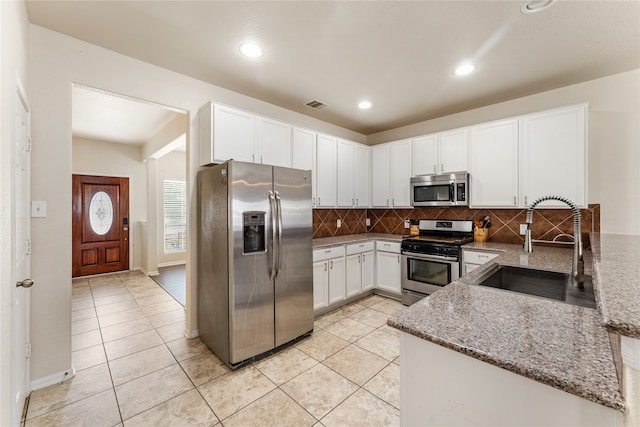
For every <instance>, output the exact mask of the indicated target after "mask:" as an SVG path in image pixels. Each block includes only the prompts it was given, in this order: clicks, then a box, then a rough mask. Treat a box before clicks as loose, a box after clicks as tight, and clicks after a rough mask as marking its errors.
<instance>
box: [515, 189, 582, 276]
mask: <svg viewBox="0 0 640 427" xmlns="http://www.w3.org/2000/svg"><path fill="white" fill-rule="evenodd" d="M547 200H558V201H560V202H563V203H565V204H567V205H569V207H570V208H571V210H572V211H573V262H572V264H571V273H572V275H573V278H574V279H575V281H576V286H577V287H578V288H582V287H584V261H583V258H582V235H581V234H580V209H578V206H576V204H575V203H574V202H572V201H571V200H569V199H567V198H566V197H562V196H543V197H540V198H539V199H537V200H535V201H534V202H533V203H531V206H529V209H528V210H527V229H526V231H525V233H524V251H525V252H533V240H531V222H532V220H533V210H534V209H535V208H536V206H537V205H538V204H539V203H541V202H544V201H547Z"/></svg>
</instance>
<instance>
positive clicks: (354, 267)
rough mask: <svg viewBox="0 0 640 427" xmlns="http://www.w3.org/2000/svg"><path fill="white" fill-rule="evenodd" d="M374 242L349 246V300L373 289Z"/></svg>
mask: <svg viewBox="0 0 640 427" xmlns="http://www.w3.org/2000/svg"><path fill="white" fill-rule="evenodd" d="M373 249H374V244H373V242H363V243H354V244H352V245H347V298H349V297H352V296H356V295H358V294H361V293H362V292H364V291H366V290H369V289H372V288H373V285H374V283H373Z"/></svg>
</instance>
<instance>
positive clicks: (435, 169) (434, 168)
mask: <svg viewBox="0 0 640 427" xmlns="http://www.w3.org/2000/svg"><path fill="white" fill-rule="evenodd" d="M437 172H438V167H437V166H436V164H435V163H434V164H433V173H437Z"/></svg>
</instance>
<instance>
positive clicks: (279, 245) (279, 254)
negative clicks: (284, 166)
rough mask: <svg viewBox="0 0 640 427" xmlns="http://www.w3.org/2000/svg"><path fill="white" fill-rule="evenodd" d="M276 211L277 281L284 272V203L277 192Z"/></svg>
mask: <svg viewBox="0 0 640 427" xmlns="http://www.w3.org/2000/svg"><path fill="white" fill-rule="evenodd" d="M275 193H276V209H277V212H278V269H277V270H276V279H277V278H278V277H280V273H281V272H282V202H281V199H280V194H279V193H278V192H277V191H276V192H275Z"/></svg>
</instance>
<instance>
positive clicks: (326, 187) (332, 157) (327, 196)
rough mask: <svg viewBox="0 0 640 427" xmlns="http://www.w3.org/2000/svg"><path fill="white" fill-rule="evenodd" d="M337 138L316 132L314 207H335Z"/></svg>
mask: <svg viewBox="0 0 640 427" xmlns="http://www.w3.org/2000/svg"><path fill="white" fill-rule="evenodd" d="M337 152H338V139H337V138H335V137H333V136H329V135H323V134H318V137H317V142H316V207H320V208H323V207H335V206H336V204H337V194H336V191H337V184H336V178H337V175H338V174H337V172H338V168H337Z"/></svg>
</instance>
